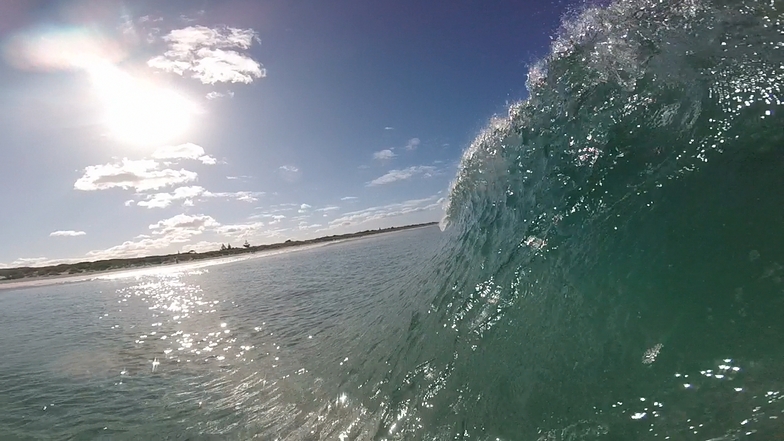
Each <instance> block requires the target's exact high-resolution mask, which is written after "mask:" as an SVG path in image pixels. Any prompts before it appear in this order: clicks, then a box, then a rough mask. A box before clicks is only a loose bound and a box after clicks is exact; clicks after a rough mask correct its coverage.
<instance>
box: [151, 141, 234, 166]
mask: <svg viewBox="0 0 784 441" xmlns="http://www.w3.org/2000/svg"><path fill="white" fill-rule="evenodd" d="M152 157H153V158H155V159H194V160H195V159H198V160H199V161H201V162H202V163H203V164H206V165H215V164H216V163H217V162H218V161H217V160H216V159H215V158H213V157H212V156H210V155H207V154H205V152H204V148H203V147H202V146H199V145H196V144H193V143H190V142H188V143H185V144H180V145H172V146H164V147H159V148H158V149H156V150H155V151H154V152H153V153H152Z"/></svg>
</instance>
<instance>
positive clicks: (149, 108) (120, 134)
mask: <svg viewBox="0 0 784 441" xmlns="http://www.w3.org/2000/svg"><path fill="white" fill-rule="evenodd" d="M88 71H89V72H90V75H91V77H92V80H93V83H94V85H95V89H96V92H97V94H98V97H99V98H100V100H101V101H102V102H103V105H104V107H105V115H104V118H105V123H106V125H107V127H108V128H109V130H110V132H111V134H112V136H114V137H115V138H117V139H118V140H120V141H123V142H127V143H131V144H136V145H154V144H161V143H165V142H169V141H172V140H174V139H175V138H176V137H178V136H180V135H182V134H184V133H185V131H186V130H187V129H188V128H189V126H190V122H191V119H192V118H193V115H194V113H195V110H196V109H195V105H194V104H193V103H191V102H190V101H188V100H187V99H186V98H185V97H183V96H181V95H179V94H178V93H176V92H174V91H172V90H168V89H165V88H162V87H159V86H156V85H154V84H151V83H148V82H145V81H143V80H140V79H137V78H134V77H132V76H131V75H129V74H128V73H126V72H123V71H122V70H120V69H119V68H117V67H116V66H114V65H111V64H109V63H100V64H96V65H94V66H91V67H90V68H89V69H88Z"/></svg>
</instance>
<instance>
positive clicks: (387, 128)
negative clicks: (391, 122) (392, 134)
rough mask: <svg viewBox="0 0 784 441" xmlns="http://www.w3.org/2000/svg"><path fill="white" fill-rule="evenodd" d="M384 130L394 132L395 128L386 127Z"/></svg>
mask: <svg viewBox="0 0 784 441" xmlns="http://www.w3.org/2000/svg"><path fill="white" fill-rule="evenodd" d="M384 130H395V128H394V127H389V126H386V127H384Z"/></svg>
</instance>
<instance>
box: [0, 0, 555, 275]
mask: <svg viewBox="0 0 784 441" xmlns="http://www.w3.org/2000/svg"><path fill="white" fill-rule="evenodd" d="M444 5H445V4H444V3H440V2H421V1H413V0H399V1H386V0H381V1H375V2H367V1H357V0H337V1H333V2H324V1H299V2H297V1H263V0H261V1H231V0H229V1H220V2H218V1H214V2H213V1H193V0H190V1H134V2H130V1H128V2H120V1H108V0H107V1H103V0H102V1H99V0H71V1H28V0H3V2H2V5H0V50H1V54H2V58H1V59H0V103H2V105H1V106H0V140H1V141H2V142H1V143H0V149H1V151H2V159H0V185H2V192H0V206H2V207H3V208H2V215H0V219H1V221H0V227H1V228H0V243H2V244H3V246H2V248H0V265H3V266H18V265H42V264H47V263H54V262H62V261H73V260H77V261H78V260H94V259H102V258H113V257H133V256H140V255H149V254H160V253H169V252H176V251H178V250H190V249H195V250H197V251H203V250H208V249H217V248H218V247H219V246H220V244H221V243H232V244H235V245H240V244H241V243H242V242H244V241H245V240H248V241H249V242H250V243H252V244H261V243H272V242H279V241H283V240H286V239H304V238H311V237H318V236H324V235H330V234H340V233H347V232H354V231H360V230H366V229H375V228H379V227H388V226H395V225H405V224H411V223H419V222H427V221H437V220H439V219H440V218H441V216H442V214H443V211H442V206H443V200H444V198H446V197H447V192H448V187H449V182H450V181H451V179H452V178H453V177H454V174H455V171H456V167H457V164H458V162H459V159H460V156H461V154H462V151H463V150H464V149H465V147H466V146H467V145H468V144H469V143H470V142H471V141H472V139H473V138H474V137H475V135H476V134H477V133H478V132H479V131H480V130H481V129H482V127H483V126H484V125H485V124H486V122H487V121H488V119H489V118H490V117H492V116H493V114H495V113H503V112H505V109H506V108H507V105H508V104H509V103H510V102H513V101H517V100H519V99H522V98H524V97H525V80H526V74H527V71H528V66H529V65H530V64H532V63H533V62H534V61H536V60H537V59H538V58H541V57H543V56H544V55H545V54H546V52H547V50H548V46H549V43H550V38H551V37H552V36H553V35H554V33H555V32H556V30H557V27H558V24H559V22H560V17H561V16H562V14H564V12H565V11H566V9H567V7H568V6H569V3H568V2H567V1H566V0H564V1H562V2H550V3H547V4H543V3H541V2H533V1H506V0H499V1H487V0H483V1H456V2H451V3H450V4H449V6H448V7H446V6H444Z"/></svg>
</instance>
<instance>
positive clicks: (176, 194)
mask: <svg viewBox="0 0 784 441" xmlns="http://www.w3.org/2000/svg"><path fill="white" fill-rule="evenodd" d="M204 191H205V190H204V188H203V187H199V186H191V187H178V188H175V189H174V191H173V192H172V193H155V194H152V195H149V196H148V197H147V200H145V201H139V202H138V203H137V205H139V206H140V207H147V208H166V207H168V206H169V205H171V204H172V202H174V201H179V200H184V201H192V200H193V198H196V197H198V196H201V195H202V194H203V193H204ZM189 205H190V204H189Z"/></svg>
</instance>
